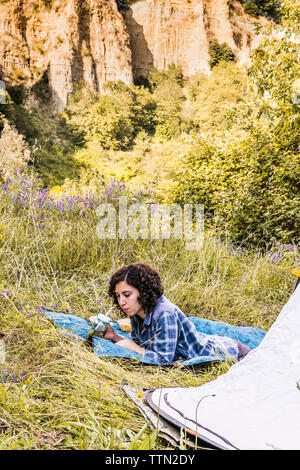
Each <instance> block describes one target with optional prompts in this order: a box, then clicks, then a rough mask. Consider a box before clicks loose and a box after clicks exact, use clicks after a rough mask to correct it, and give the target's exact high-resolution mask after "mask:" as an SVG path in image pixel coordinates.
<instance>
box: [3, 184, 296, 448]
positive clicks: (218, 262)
mask: <svg viewBox="0 0 300 470" xmlns="http://www.w3.org/2000/svg"><path fill="white" fill-rule="evenodd" d="M122 191H123V194H125V193H126V194H129V193H127V192H126V191H127V188H124V187H123V188H122ZM124 191H125V193H124ZM118 193H119V189H118V190H116V191H115V192H114V193H113V194H114V195H115V197H116V198H115V201H116V202H117V194H118ZM111 194H112V188H107V190H106V192H105V193H102V194H101V195H98V196H102V199H101V198H98V199H96V198H95V197H93V195H91V194H90V195H89V198H88V199H87V198H83V197H82V195H81V197H80V195H79V194H76V195H75V194H73V195H70V194H69V195H66V194H61V193H60V194H59V195H56V198H55V199H54V198H53V196H51V195H50V194H49V193H48V192H47V191H45V190H43V188H41V186H40V180H38V179H34V178H26V179H24V178H23V177H19V178H18V179H16V180H14V181H12V182H11V183H10V184H6V185H3V186H2V188H1V192H0V213H1V227H0V231H1V240H0V256H1V260H2V263H1V271H0V294H1V295H0V303H1V323H0V324H1V332H3V333H4V334H5V335H6V362H5V363H2V364H1V365H0V400H1V417H0V425H1V433H0V449H1V450H4V449H165V448H167V447H168V444H167V443H166V442H164V441H162V440H160V439H157V436H156V433H155V431H154V432H153V431H152V430H151V429H150V428H149V427H148V426H147V425H145V422H144V420H143V418H142V416H141V415H140V414H139V412H138V410H137V409H136V408H135V407H134V406H133V405H132V403H131V402H130V401H129V400H128V399H127V398H126V397H125V396H124V395H123V394H122V392H121V391H120V389H119V385H120V383H121V380H122V378H126V380H127V381H128V382H129V384H130V385H132V386H134V387H136V388H138V389H139V388H140V389H143V388H151V387H156V386H161V385H164V386H169V385H171V384H172V385H178V386H197V385H201V384H204V383H205V382H207V381H209V380H212V379H214V378H216V377H217V376H218V375H219V374H221V373H224V372H225V371H226V370H228V367H229V366H230V364H228V363H226V364H225V363H224V364H221V365H214V366H210V367H208V368H206V369H205V368H204V369H194V370H184V369H180V368H178V367H174V368H167V369H165V368H162V367H142V366H141V365H140V364H139V363H138V362H135V361H128V360H125V359H124V360H121V359H115V358H112V359H105V360H104V359H100V358H98V357H97V356H96V355H95V354H94V353H93V352H92V351H91V349H90V348H89V346H87V345H86V344H83V343H82V342H81V341H78V340H76V337H74V336H72V335H71V336H69V335H66V334H65V333H64V332H63V331H62V330H59V329H56V328H55V327H54V326H53V325H52V324H51V323H50V322H49V321H48V320H47V319H46V318H45V316H44V315H43V314H42V312H41V309H42V308H49V309H53V310H56V311H65V312H70V313H73V314H76V315H79V316H82V317H84V318H87V319H88V318H89V317H90V316H91V315H94V314H97V313H98V312H99V311H100V310H101V309H103V311H106V310H107V309H108V308H109V307H110V306H111V302H110V300H109V298H108V296H107V281H108V279H109V276H110V275H111V274H112V272H113V271H114V270H115V269H116V268H117V267H119V266H120V265H123V264H126V263H129V262H132V261H136V260H140V261H143V262H146V263H150V264H152V265H153V266H155V267H156V268H157V269H158V270H159V272H160V273H161V276H162V280H163V283H164V286H165V294H166V296H167V297H169V298H170V299H171V300H172V301H173V302H175V303H177V304H178V305H179V306H180V308H181V309H182V310H183V311H184V312H185V313H186V314H187V315H197V316H201V317H205V318H208V319H212V320H221V321H225V322H228V323H231V324H234V325H248V326H256V327H259V328H263V329H266V330H267V329H268V328H269V326H270V325H271V324H272V322H273V321H274V319H275V318H276V316H277V314H278V313H279V311H280V309H281V307H282V306H283V304H284V303H285V302H286V300H287V299H288V298H289V296H290V294H291V292H292V290H293V288H294V284H295V279H296V278H295V276H293V275H292V274H291V268H292V267H293V266H295V264H296V263H297V260H299V247H298V246H294V245H291V246H283V245H277V246H274V248H273V249H272V250H271V251H270V252H268V253H265V254H262V253H259V252H258V251H255V250H252V251H251V250H250V251H245V250H243V249H242V248H241V247H239V246H234V245H233V244H232V243H230V242H227V243H221V242H220V240H219V239H218V238H217V237H216V236H214V235H213V234H212V233H206V235H205V241H204V247H203V250H202V251H200V252H199V253H195V252H194V251H187V250H186V249H185V246H184V243H183V241H180V240H177V241H176V240H164V241H161V242H159V241H158V242H156V243H152V242H151V241H150V240H130V239H128V240H123V241H114V240H111V241H110V240H107V241H101V240H99V239H98V237H97V235H96V232H95V226H96V224H97V220H98V218H97V215H96V213H95V209H96V207H97V204H99V200H100V199H101V200H108V195H111ZM83 211H84V212H83ZM119 315H120V314H119V313H118V312H117V311H116V310H115V312H114V315H113V316H114V319H117V318H119Z"/></svg>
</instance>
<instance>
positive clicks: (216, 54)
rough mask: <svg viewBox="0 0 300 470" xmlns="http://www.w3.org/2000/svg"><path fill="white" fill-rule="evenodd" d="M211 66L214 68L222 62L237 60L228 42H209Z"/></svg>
mask: <svg viewBox="0 0 300 470" xmlns="http://www.w3.org/2000/svg"><path fill="white" fill-rule="evenodd" d="M209 55H210V60H209V66H210V68H211V69H213V68H214V67H215V66H216V65H218V64H219V63H220V62H235V57H234V53H233V52H232V49H231V48H230V47H229V46H228V44H226V43H225V42H224V43H223V44H219V43H218V42H217V41H211V42H210V43H209Z"/></svg>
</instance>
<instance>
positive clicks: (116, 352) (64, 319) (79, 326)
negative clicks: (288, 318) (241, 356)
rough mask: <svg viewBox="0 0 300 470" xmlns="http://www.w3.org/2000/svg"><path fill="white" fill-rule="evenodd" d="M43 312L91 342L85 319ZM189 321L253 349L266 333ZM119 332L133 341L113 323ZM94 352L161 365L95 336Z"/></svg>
mask: <svg viewBox="0 0 300 470" xmlns="http://www.w3.org/2000/svg"><path fill="white" fill-rule="evenodd" d="M42 313H43V314H44V315H46V316H47V317H48V319H49V320H50V321H51V322H52V323H54V325H56V326H58V327H59V328H62V329H64V330H67V331H68V332H69V333H72V334H74V335H76V337H78V338H80V339H81V340H83V341H85V340H87V339H88V333H89V331H90V329H91V326H92V324H91V323H90V322H89V321H88V320H85V319H84V318H81V317H78V316H76V315H71V314H67V313H62V312H53V311H51V310H42ZM189 320H190V321H191V322H192V323H193V324H194V325H195V328H196V330H197V331H200V332H202V333H205V334H208V335H216V334H219V335H224V336H229V337H231V338H233V339H236V340H239V341H241V343H244V344H246V346H248V347H249V348H251V349H254V348H256V347H257V346H258V345H259V344H260V342H261V340H262V339H263V337H264V336H265V334H266V332H265V331H264V330H261V329H259V328H254V327H244V326H232V325H228V324H227V323H223V322H219V321H211V320H204V319H203V318H199V317H189ZM112 325H113V327H114V329H115V330H116V332H117V333H119V334H121V335H123V336H124V337H126V338H130V337H131V336H130V333H126V332H124V331H121V329H120V327H119V325H118V323H113V324H112ZM93 349H94V353H95V354H97V356H99V357H123V358H127V359H136V360H138V361H140V362H143V363H147V364H152V365H157V364H156V363H154V362H146V361H145V360H143V357H142V355H141V354H138V353H136V352H134V351H130V350H129V349H125V348H122V347H121V346H118V345H117V344H114V343H112V342H111V341H108V340H106V339H102V338H98V337H96V336H93ZM222 360H223V359H220V357H216V356H199V357H196V358H193V359H189V360H186V361H180V364H182V365H186V366H189V365H196V364H202V363H205V362H212V361H222Z"/></svg>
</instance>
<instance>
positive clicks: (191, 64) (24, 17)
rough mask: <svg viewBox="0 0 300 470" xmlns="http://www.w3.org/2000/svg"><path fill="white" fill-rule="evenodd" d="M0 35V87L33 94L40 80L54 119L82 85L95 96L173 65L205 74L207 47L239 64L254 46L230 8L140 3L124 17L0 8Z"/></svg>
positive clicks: (99, 0)
mask: <svg viewBox="0 0 300 470" xmlns="http://www.w3.org/2000/svg"><path fill="white" fill-rule="evenodd" d="M232 2H233V3H232ZM0 33H1V36H0V67H1V68H0V73H1V78H2V80H4V81H5V82H7V83H8V84H11V83H20V82H21V83H24V84H25V85H26V86H31V85H33V84H34V83H35V82H36V81H38V80H40V78H41V77H42V76H43V74H45V73H46V74H47V76H48V81H49V88H50V91H51V94H52V103H53V110H54V111H55V112H58V111H62V110H63V109H64V107H65V105H66V102H67V96H68V94H69V93H70V92H71V91H72V90H73V88H74V83H75V82H78V81H80V80H85V81H86V82H88V83H89V84H91V85H93V86H94V87H95V89H96V90H99V91H101V89H102V87H103V84H104V83H105V82H106V81H108V80H122V81H124V82H125V83H127V84H129V83H132V81H133V78H134V77H139V76H146V75H147V74H148V73H149V71H150V70H151V69H152V67H153V66H155V67H157V68H158V69H160V70H162V69H165V68H166V67H167V65H168V64H171V63H175V64H176V65H181V66H182V69H183V72H184V75H185V76H191V75H194V74H195V73H206V74H208V73H209V71H210V70H209V65H208V63H209V52H208V47H209V41H211V40H217V41H218V42H219V43H223V42H226V43H227V44H228V45H229V46H230V47H231V48H232V49H233V51H234V53H235V55H236V57H237V58H238V60H239V61H240V62H241V63H247V61H248V60H249V54H250V52H251V50H252V49H253V48H254V47H256V45H257V44H258V41H259V37H256V36H255V35H254V20H253V18H251V17H250V16H249V15H246V14H245V13H244V11H243V8H242V7H241V5H240V4H239V3H236V2H235V1H234V0H230V2H227V0H142V1H139V2H137V3H135V4H133V5H132V7H131V8H127V9H124V10H122V12H119V11H118V9H117V6H116V2H115V0H7V1H5V0H4V1H3V0H2V2H1V3H0Z"/></svg>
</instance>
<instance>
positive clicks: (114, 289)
mask: <svg viewBox="0 0 300 470" xmlns="http://www.w3.org/2000/svg"><path fill="white" fill-rule="evenodd" d="M109 295H110V297H113V300H114V302H115V303H116V304H117V305H118V307H119V308H120V309H121V310H122V311H123V312H124V313H125V314H126V315H127V316H128V317H129V318H130V322H131V327H132V333H131V337H132V339H126V338H124V336H121V335H119V334H118V333H117V332H116V331H115V330H114V329H113V327H112V326H111V325H109V328H108V330H107V332H106V334H105V336H104V338H105V339H109V340H111V341H113V342H114V343H118V346H122V347H124V348H127V349H130V350H132V351H135V352H137V353H140V354H142V355H143V361H144V362H147V363H152V364H153V363H154V364H162V365H169V364H172V362H174V361H177V360H182V359H183V360H186V359H192V358H194V357H197V356H211V355H212V356H220V357H221V358H225V357H227V358H232V357H234V358H235V359H241V358H242V357H244V356H245V355H246V354H247V353H248V352H249V351H250V349H249V348H248V347H247V346H245V345H243V344H242V343H240V342H239V341H236V340H233V339H231V338H228V337H226V336H220V335H206V334H204V333H199V332H197V331H196V329H195V326H194V325H193V323H192V322H190V320H188V318H187V317H186V316H185V315H184V313H183V312H182V311H181V310H180V309H179V308H178V307H177V306H176V305H174V304H173V303H172V302H170V301H169V300H168V299H167V298H166V297H165V296H164V295H163V287H162V285H161V280H160V277H159V274H158V273H157V272H156V271H155V270H154V269H153V268H152V267H151V266H149V265H146V264H143V263H132V264H129V265H127V266H124V267H122V268H120V269H119V270H118V271H116V272H115V273H114V274H113V276H112V277H111V279H110V284H109Z"/></svg>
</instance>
